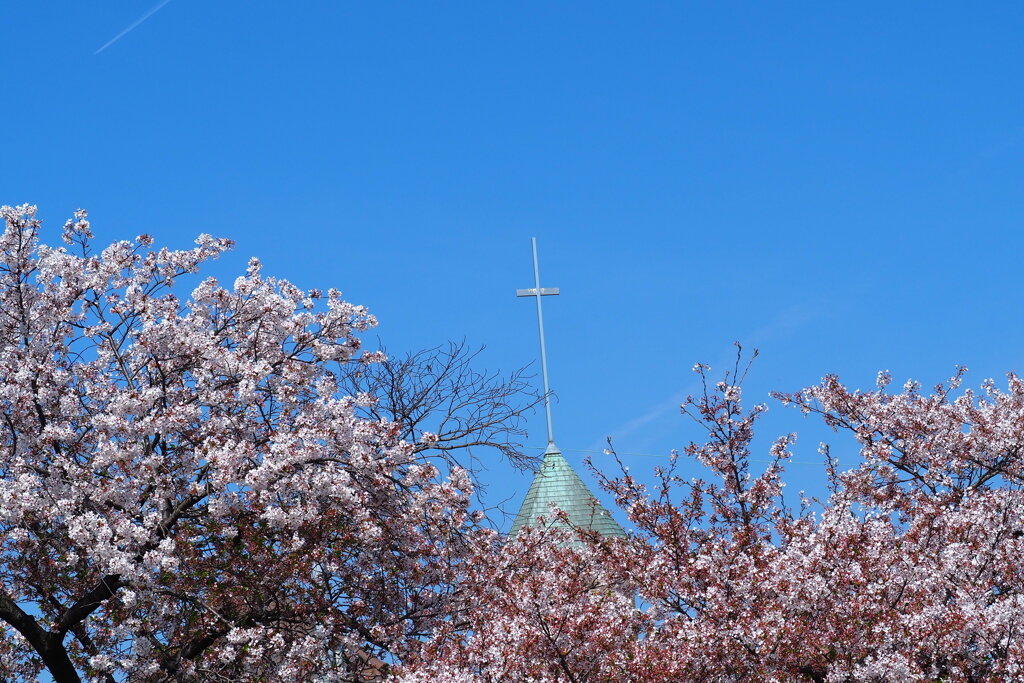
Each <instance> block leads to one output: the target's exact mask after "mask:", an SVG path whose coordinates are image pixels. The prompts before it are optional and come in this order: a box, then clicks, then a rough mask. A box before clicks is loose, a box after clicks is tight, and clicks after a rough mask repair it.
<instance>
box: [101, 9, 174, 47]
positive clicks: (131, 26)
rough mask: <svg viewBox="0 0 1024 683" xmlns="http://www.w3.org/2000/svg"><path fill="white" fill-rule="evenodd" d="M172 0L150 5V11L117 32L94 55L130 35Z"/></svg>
mask: <svg viewBox="0 0 1024 683" xmlns="http://www.w3.org/2000/svg"><path fill="white" fill-rule="evenodd" d="M170 1H171V0H160V2H158V3H156V4H155V5H153V6H152V7H150V8H149V11H148V12H146V13H145V14H143V15H142V16H141V17H139V18H138V19H136V20H135V21H133V22H132V23H131V24H129V25H128V28H126V29H125V30H123V31H121V32H120V33H118V34H117V35H116V36H114V37H113V38H111V39H110V40H108V41H107V42H106V43H105V44H104V45H103V47H101V48H100V49H98V50H96V52H93V54H94V55H98V54H99V53H101V52H103V51H104V50H106V49H107V48H108V47H110V46H111V45H113V44H114V43H116V42H117V41H119V40H121V39H122V38H124V37H125V36H126V35H128V34H129V33H131V32H132V31H134V30H135V29H137V28H138V27H139V24H141V23H142V22H144V21H145V20H146V19H149V18H150V17H151V16H153V15H154V14H156V13H157V12H159V11H160V9H161V8H162V7H163V6H164V5H166V4H167V3H169V2H170Z"/></svg>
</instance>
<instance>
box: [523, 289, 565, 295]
mask: <svg viewBox="0 0 1024 683" xmlns="http://www.w3.org/2000/svg"><path fill="white" fill-rule="evenodd" d="M558 293H559V291H558V287H541V288H540V295H541V296H554V295H555V294H558ZM516 296H537V288H536V287H531V288H530V289H517V290H516Z"/></svg>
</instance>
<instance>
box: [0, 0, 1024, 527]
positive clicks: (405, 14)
mask: <svg viewBox="0 0 1024 683" xmlns="http://www.w3.org/2000/svg"><path fill="white" fill-rule="evenodd" d="M158 4H159V3H158V2H155V1H152V0H108V1H107V2H103V3H76V2H69V1H64V2H52V3H13V4H10V6H8V7H5V8H4V9H3V12H2V15H3V19H4V25H5V26H7V27H8V30H7V31H6V33H5V39H4V41H3V42H2V44H0V69H2V73H3V74H4V77H5V79H4V80H5V84H6V87H7V91H8V97H7V98H6V100H5V104H4V106H3V108H2V110H0V135H2V140H3V146H4V152H5V154H4V160H3V164H2V165H0V202H2V203H9V204H14V203H22V202H31V203H35V204H38V205H39V206H40V209H41V213H42V216H43V217H44V219H45V220H46V221H47V222H48V224H49V225H50V227H51V228H52V229H53V232H52V233H51V235H52V236H53V239H56V234H57V229H58V228H59V226H60V224H61V223H62V222H63V221H64V219H65V218H66V217H67V216H68V215H69V214H70V213H71V211H72V210H74V209H75V208H77V207H84V208H87V209H88V210H89V211H90V213H91V216H92V219H93V222H94V229H95V231H96V233H97V236H98V237H99V238H100V239H101V240H112V239H120V238H124V237H130V236H134V235H135V234H138V233H140V232H149V233H151V234H153V235H154V236H155V237H156V239H157V241H158V243H160V244H168V245H171V246H186V245H188V244H189V243H190V242H191V240H192V239H193V238H194V237H195V235H197V234H198V233H201V232H211V233H214V234H217V235H222V236H227V237H231V238H234V239H236V240H237V241H238V248H237V250H236V252H235V253H234V254H233V255H231V256H230V257H229V258H227V259H224V260H222V261H221V262H219V263H218V264H217V266H216V268H215V273H216V274H218V275H222V276H224V277H228V278H231V277H233V276H234V275H235V274H237V273H238V272H240V271H241V270H242V269H243V268H244V263H245V261H246V260H247V259H248V257H249V256H253V255H256V256H259V257H261V258H262V259H263V261H264V263H265V270H266V272H268V273H272V274H276V275H280V276H282V277H286V278H288V279H291V280H292V281H294V282H296V283H297V284H299V285H301V286H304V287H322V288H325V287H330V286H336V287H338V288H340V289H342V290H343V291H344V292H345V293H346V296H347V297H348V298H349V299H350V300H352V301H355V302H358V303H362V304H365V305H367V306H368V307H369V308H370V309H371V310H372V311H373V312H374V313H375V314H376V315H377V316H378V317H379V318H380V320H381V323H382V324H381V326H380V328H379V333H380V335H381V336H382V338H383V339H384V340H385V342H386V343H387V344H388V346H389V347H390V348H391V349H395V350H400V349H411V348H418V347H423V346H429V345H433V344H436V343H440V342H443V341H445V340H447V339H462V338H465V339H466V340H467V341H468V342H469V343H471V344H486V345H487V346H488V350H487V352H486V355H485V356H484V358H485V360H486V362H487V363H488V364H489V365H490V366H491V367H496V368H504V369H512V368H514V367H518V366H521V365H524V364H526V363H529V362H531V361H533V360H534V359H535V358H536V347H537V342H536V328H535V318H534V308H533V306H532V305H531V303H530V302H529V301H528V300H523V299H517V298H516V297H515V296H514V292H515V289H516V288H518V287H528V286H531V284H532V272H531V262H530V237H531V236H534V235H535V236H537V237H538V239H539V241H540V248H541V271H542V276H543V280H544V282H543V284H545V285H547V286H558V287H561V289H562V296H559V297H555V298H548V299H546V300H545V305H546V308H545V314H546V321H547V324H548V327H547V331H548V336H549V354H550V362H551V377H552V387H553V389H554V390H555V391H556V392H557V394H558V399H559V401H558V403H557V405H556V406H555V422H556V424H555V427H556V438H557V441H558V443H559V445H560V446H561V447H562V448H563V449H565V450H566V455H567V457H568V458H569V459H570V461H571V462H573V463H574V464H576V465H579V463H580V460H581V458H582V457H583V456H582V454H581V453H579V452H576V451H581V450H588V449H599V448H600V447H601V445H602V443H603V440H604V437H605V436H606V435H608V434H611V435H613V436H615V440H616V444H617V446H618V448H619V449H620V450H621V451H623V452H636V453H651V454H663V453H667V452H668V451H669V449H671V448H673V447H682V446H684V445H685V444H686V443H687V441H688V440H689V439H691V438H694V437H695V436H697V434H696V432H695V431H694V429H693V427H692V426H691V425H689V424H687V422H686V421H685V420H683V419H682V418H680V417H679V416H678V410H677V409H678V404H679V401H680V399H681V398H682V396H683V395H685V394H686V393H687V392H688V391H692V390H693V381H694V376H693V375H692V373H691V372H690V367H691V366H692V365H693V363H694V362H695V361H698V360H699V361H704V362H708V363H711V364H712V365H716V366H717V367H718V368H724V366H725V364H726V363H727V362H728V361H729V360H730V358H731V354H732V347H731V343H732V342H733V341H734V340H739V341H741V342H743V343H744V344H745V345H747V346H749V347H754V346H756V347H758V348H760V350H761V358H760V359H759V360H758V362H757V363H756V364H755V367H754V370H753V374H752V377H751V379H750V382H749V384H748V388H747V396H748V397H750V398H752V399H755V400H763V399H765V398H766V395H767V392H768V391H769V390H773V389H778V390H793V389H798V388H800V387H801V386H804V385H806V384H810V383H814V382H816V381H817V380H818V379H819V378H820V377H821V375H823V374H825V373H830V372H834V373H838V374H840V375H841V376H842V377H843V378H844V379H846V380H847V381H848V382H849V383H851V384H853V385H856V386H862V387H865V388H868V387H870V386H871V385H872V383H873V380H874V376H875V373H876V372H877V371H878V370H880V369H889V370H891V371H892V372H893V374H894V376H895V378H896V379H897V381H899V382H902V380H903V379H905V378H907V377H914V378H917V379H919V380H921V381H923V382H924V383H926V384H932V383H934V382H936V381H939V380H941V379H943V378H945V377H946V376H948V375H949V374H950V373H951V372H952V370H953V366H954V365H955V364H957V363H960V364H964V365H967V366H969V367H970V368H971V369H972V372H971V374H970V375H969V379H968V383H970V384H974V385H976V384H977V383H979V382H980V381H981V380H982V379H983V378H985V377H989V376H993V377H999V376H1001V375H1002V374H1003V373H1004V372H1006V371H1008V370H1012V369H1018V370H1019V369H1021V366H1022V360H1024V349H1022V344H1021V337H1022V336H1024V335H1022V333H1024V319H1022V316H1021V310H1022V306H1021V304H1020V292H1021V289H1022V284H1024V283H1022V281H1024V273H1022V271H1021V268H1020V265H1019V262H1020V256H1019V254H1020V253H1021V251H1022V248H1024V237H1022V235H1021V225H1022V219H1024V192H1022V191H1021V190H1022V188H1024V164H1022V157H1024V94H1022V93H1024V83H1022V81H1024V54H1022V53H1024V42H1022V41H1021V40H1020V36H1021V35H1022V34H1024V6H1021V5H1018V4H1015V3H991V4H987V5H985V4H975V5H973V6H971V7H967V6H964V5H961V4H954V3H941V2H940V3H936V2H928V3H925V2H908V3H855V4H844V5H843V6H840V5H839V3H834V4H833V3H810V2H807V3H753V2H751V3H701V4H697V3H683V2H666V3H644V2H629V3H627V2H622V3H608V2H587V3H584V2H554V3H552V2H519V3H507V4H504V5H499V4H497V3H482V2H438V3H410V2H392V3H370V2H358V3H357V2H341V1H338V2H329V3H327V2H289V3H281V2H263V1H251V2H244V3H243V2H228V1H225V2H216V3H203V2H198V1H197V0H171V1H170V2H168V3H166V4H165V6H163V7H161V8H160V9H159V11H157V12H155V13H153V14H152V16H150V17H149V18H148V19H147V20H145V21H144V22H142V23H141V24H139V25H138V26H137V27H136V28H134V29H133V30H131V31H130V32H128V33H127V34H125V35H124V36H122V37H121V38H119V39H118V40H116V41H115V42H114V43H112V44H110V45H109V46H107V47H106V48H105V49H102V50H101V51H100V52H99V53H98V54H97V50H99V49H100V48H101V47H103V46H104V45H106V44H107V43H108V42H109V41H110V40H111V39H112V38H114V37H116V36H117V35H118V34H119V33H120V32H122V31H123V30H124V29H125V28H127V27H129V26H131V25H132V24H133V23H134V22H136V21H137V20H138V19H139V18H140V17H142V16H143V15H145V14H146V13H147V12H149V11H150V10H152V9H153V8H154V7H156V6H157V5H158ZM794 430H795V431H798V432H799V433H800V434H801V435H802V438H801V440H800V441H799V442H798V445H797V458H796V459H797V460H798V461H800V462H812V461H817V460H818V456H817V454H816V449H817V443H818V440H819V439H820V438H822V437H823V436H828V435H827V434H825V433H824V432H823V431H822V430H821V429H820V428H819V427H818V426H817V425H815V424H814V423H812V422H811V421H808V420H804V419H802V418H800V416H799V415H798V414H797V413H796V412H794V411H791V410H786V409H783V408H782V407H778V406H773V408H772V411H771V413H770V416H769V418H768V419H766V421H765V423H764V428H763V430H762V436H763V437H764V438H763V442H765V444H766V442H767V441H769V439H770V437H773V436H774V435H776V434H778V433H784V432H789V431H794ZM543 441H544V427H543V414H542V413H541V412H538V413H537V415H535V417H534V418H533V420H532V421H531V439H530V442H531V444H532V445H535V446H538V447H543V445H544V444H543ZM832 441H833V443H834V444H835V447H836V452H837V453H838V454H839V455H840V456H841V457H842V456H844V455H846V456H849V455H850V454H851V453H852V448H853V445H852V443H851V442H850V441H849V440H847V439H843V438H833V439H832ZM765 447H766V446H765ZM599 460H600V457H599ZM658 460H659V458H657V457H647V456H644V457H640V456H637V457H631V459H629V462H630V464H631V466H632V467H633V468H634V469H635V470H638V471H642V470H645V469H648V468H650V467H651V466H653V465H654V464H655V463H657V462H658ZM819 472H820V468H818V467H815V466H813V465H803V464H795V465H793V466H792V468H791V478H790V481H791V482H792V483H791V488H809V489H810V490H812V491H817V490H819V487H820V476H819ZM493 480H494V484H493V486H492V491H491V492H490V494H489V495H490V496H491V497H492V499H493V500H498V499H502V498H505V497H507V496H513V497H514V498H513V500H514V502H513V504H512V505H513V507H514V505H515V504H516V503H518V500H519V497H518V496H521V495H522V493H524V492H525V487H526V486H527V485H528V481H529V479H528V477H517V476H510V475H509V474H508V473H507V472H506V471H505V469H504V468H503V467H501V466H500V465H495V466H494V468H493Z"/></svg>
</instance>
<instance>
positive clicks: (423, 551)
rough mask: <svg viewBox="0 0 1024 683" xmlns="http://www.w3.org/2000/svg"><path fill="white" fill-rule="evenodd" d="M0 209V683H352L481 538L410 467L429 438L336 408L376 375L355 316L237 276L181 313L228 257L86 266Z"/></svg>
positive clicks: (202, 242)
mask: <svg viewBox="0 0 1024 683" xmlns="http://www.w3.org/2000/svg"><path fill="white" fill-rule="evenodd" d="M0 214H2V216H3V220H4V224H5V229H4V232H3V235H2V237H0V378H2V381H0V415H2V421H3V426H2V428H0V680H30V679H33V678H34V677H35V676H37V675H39V674H40V672H41V671H42V670H44V669H45V670H46V671H47V672H48V673H49V676H51V677H52V678H53V679H54V680H56V681H58V682H59V683H65V682H68V681H80V680H83V679H88V680H91V681H107V682H111V681H124V680H130V681H171V680H174V681H229V680H230V681H260V680H264V681H309V680H325V681H326V680H338V681H342V680H368V679H373V678H380V677H382V676H384V675H386V672H387V668H388V667H389V666H390V665H392V664H394V663H396V662H399V661H401V660H402V658H403V657H406V656H408V654H409V653H410V652H412V651H414V650H415V649H416V648H417V647H418V646H419V642H420V639H421V638H422V637H424V636H426V635H427V634H429V633H430V632H432V630H433V629H434V627H435V626H437V625H438V623H439V622H441V621H443V620H444V619H445V617H446V616H448V615H449V614H450V610H449V602H450V599H451V597H452V596H453V595H455V594H456V592H457V590H458V587H457V585H456V584H455V580H456V579H457V578H458V577H459V576H461V574H462V573H464V567H463V565H464V563H465V561H466V558H467V557H468V556H469V555H470V554H471V552H472V550H473V548H474V547H475V545H477V544H478V543H480V542H483V543H487V542H489V541H488V539H489V538H490V537H491V535H490V534H489V532H486V531H485V530H482V529H480V528H479V524H478V522H477V520H478V517H479V513H471V511H470V496H471V492H472V485H471V481H470V478H469V476H468V475H467V473H466V471H465V470H463V469H460V468H459V467H458V466H457V465H458V463H457V461H455V460H452V459H451V458H450V457H449V459H447V460H441V461H438V462H440V465H441V469H443V470H444V473H443V474H442V473H440V472H439V468H438V467H437V466H435V465H434V464H432V462H433V461H434V460H435V459H434V458H433V457H432V455H437V454H448V455H449V456H450V455H451V449H449V448H447V447H445V444H446V443H448V441H449V439H450V438H451V436H452V433H451V431H450V430H449V431H443V430H442V431H441V432H433V433H431V432H424V431H421V430H415V431H414V430H412V429H411V426H410V425H409V424H408V423H404V424H403V423H402V422H401V421H397V420H394V419H385V417H387V416H379V417H380V418H381V419H371V418H370V417H368V413H372V412H373V411H374V410H377V406H378V399H377V397H375V396H373V395H371V394H370V393H368V392H369V391H370V390H371V389H373V387H372V386H371V387H366V386H365V385H364V390H363V391H362V392H361V393H357V394H355V395H350V394H349V393H347V392H346V391H344V385H345V384H346V382H348V380H349V379H351V378H352V377H353V372H355V371H358V372H364V373H367V375H370V376H372V373H373V372H375V370H374V368H375V367H379V366H378V365H375V364H379V363H380V362H381V361H382V360H383V358H382V356H381V355H380V354H379V353H361V352H360V342H359V339H358V338H357V336H356V335H357V334H358V333H359V332H362V331H364V330H366V329H367V328H369V327H372V326H373V325H374V324H375V321H374V319H373V317H372V316H370V315H369V314H368V313H367V311H366V310H364V309H363V308H362V307H359V306H354V305H352V304H349V303H346V302H345V301H343V300H342V298H341V295H340V294H339V292H337V291H333V290H332V291H329V292H326V293H321V292H316V291H303V290H300V289H299V288H297V287H295V286H293V285H292V284H290V283H289V282H287V281H285V280H279V279H275V278H271V277H266V276H264V275H263V274H262V272H261V266H260V263H259V262H258V261H257V260H255V259H254V260H252V261H250V262H249V266H248V270H247V271H246V273H245V274H244V275H243V276H241V277H239V278H238V279H237V280H235V282H234V283H233V285H232V286H230V287H225V286H222V285H221V284H219V283H218V282H217V281H216V280H215V279H213V278H207V279H205V280H202V281H199V283H198V285H197V286H195V288H194V289H192V290H191V292H190V293H189V294H188V296H187V298H184V299H182V298H179V293H178V292H179V290H180V289H181V287H182V280H183V279H184V278H185V277H186V276H191V274H193V273H196V272H198V271H199V269H200V268H201V267H202V266H203V264H204V263H206V262H208V261H209V260H211V259H214V258H216V257H218V256H219V255H220V254H222V253H224V252H225V251H226V250H227V249H229V248H230V246H231V243H230V242H229V241H227V240H223V239H215V238H213V237H210V236H208V235H202V236H200V237H199V239H198V240H197V241H196V243H197V246H196V247H195V248H194V249H188V250H181V251H175V250H170V249H155V248H153V247H152V240H151V238H149V237H148V236H145V235H143V236H140V237H138V238H136V239H135V240H133V241H122V242H117V243H115V244H112V245H110V246H109V247H106V248H105V249H102V250H101V251H96V250H94V248H93V246H92V239H91V238H92V235H91V232H90V226H89V222H88V220H87V217H86V214H85V213H84V212H78V213H76V214H75V217H74V219H73V220H70V221H68V222H67V224H66V225H65V226H64V230H63V240H64V242H65V244H64V245H63V246H60V247H51V246H47V245H45V244H43V243H42V242H41V241H40V229H41V226H40V223H39V221H38V219H37V217H36V213H35V209H34V208H33V207H30V206H21V207H17V208H12V207H3V208H2V209H0ZM449 376H450V374H449ZM481 386H484V387H490V388H491V389H494V388H495V387H500V383H498V384H495V383H493V382H491V383H487V382H484V383H483V384H476V385H473V384H468V385H466V384H464V385H463V386H462V391H463V393H462V395H461V396H462V398H463V399H464V400H463V402H461V403H460V404H459V405H460V406H473V405H477V404H482V403H487V404H488V405H492V404H494V402H495V394H493V393H491V394H486V395H483V396H481V395H478V394H474V387H476V388H479V387H481ZM499 393H500V392H499ZM512 393H514V392H511V393H505V394H502V397H503V398H502V399H501V400H503V401H506V403H502V404H501V405H500V406H499V408H498V414H499V417H498V419H496V420H489V421H485V422H486V425H487V429H486V431H485V433H484V434H483V436H482V438H481V441H482V442H483V443H484V445H488V444H491V445H493V444H503V445H507V444H508V443H509V439H510V437H508V436H507V435H504V434H503V433H502V429H501V424H500V423H501V421H502V420H506V424H509V423H508V420H509V419H512V418H514V417H515V416H516V415H517V414H518V413H516V412H515V409H512V408H508V403H507V401H511V400H512V399H513V396H512ZM474 401H475V402H476V403H474ZM499 403H500V401H499ZM527 403H529V401H527ZM434 409H436V405H434V404H431V405H429V406H427V409H426V411H425V412H423V411H421V412H420V413H417V415H418V416H419V417H420V418H423V419H424V420H426V418H424V417H423V416H424V415H427V416H430V415H432V413H431V410H434ZM434 417H436V416H434ZM431 419H433V418H431ZM427 422H430V420H426V421H425V422H423V424H427ZM433 423H437V424H442V426H444V422H443V420H439V419H433ZM460 424H462V425H463V426H465V425H466V424H469V425H470V429H469V433H470V434H472V433H473V431H474V430H473V427H474V425H479V424H481V423H480V422H478V423H472V422H469V423H467V422H465V421H464V422H462V423H460ZM513 427H514V425H513ZM462 435H463V436H465V434H462ZM410 438H413V440H410ZM435 445H436V446H438V447H439V448H440V450H438V449H433V447H434V446H435ZM432 449H433V450H432ZM478 537H479V538H480V539H482V540H481V541H478V540H477V538H478Z"/></svg>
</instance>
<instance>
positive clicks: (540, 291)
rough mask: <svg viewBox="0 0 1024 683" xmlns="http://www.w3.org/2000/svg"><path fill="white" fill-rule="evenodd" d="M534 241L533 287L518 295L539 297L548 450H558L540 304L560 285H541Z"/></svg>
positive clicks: (535, 239) (538, 327) (538, 309)
mask: <svg viewBox="0 0 1024 683" xmlns="http://www.w3.org/2000/svg"><path fill="white" fill-rule="evenodd" d="M531 240H532V241H533V287H532V288H531V289H517V290H516V296H532V297H534V298H535V299H537V329H538V330H540V368H541V374H542V375H543V377H544V412H545V413H546V414H547V418H548V448H547V450H548V451H557V450H558V449H557V448H555V436H554V431H553V430H552V428H551V388H550V387H549V386H548V353H547V350H546V349H545V348H544V311H543V309H542V308H541V305H540V298H541V297H542V296H553V295H555V294H558V287H544V288H541V286H540V267H539V266H538V265H537V238H536V237H532V238H531Z"/></svg>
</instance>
